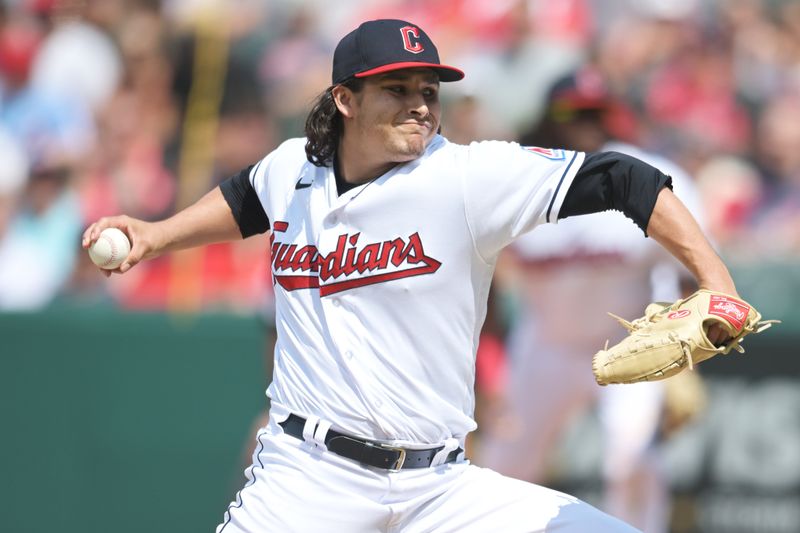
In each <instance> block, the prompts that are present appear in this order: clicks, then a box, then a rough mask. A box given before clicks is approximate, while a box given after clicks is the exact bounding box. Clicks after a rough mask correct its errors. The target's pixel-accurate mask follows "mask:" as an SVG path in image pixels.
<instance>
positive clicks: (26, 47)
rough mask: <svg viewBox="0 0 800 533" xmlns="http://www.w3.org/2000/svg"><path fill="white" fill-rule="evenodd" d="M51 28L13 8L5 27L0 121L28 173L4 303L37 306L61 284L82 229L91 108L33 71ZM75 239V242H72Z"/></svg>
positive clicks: (10, 235) (6, 252)
mask: <svg viewBox="0 0 800 533" xmlns="http://www.w3.org/2000/svg"><path fill="white" fill-rule="evenodd" d="M48 31H49V26H48V25H47V24H46V23H45V22H44V19H43V18H42V17H39V16H38V15H37V13H35V12H33V11H30V10H27V11H26V10H22V9H20V10H9V11H8V12H7V13H6V17H5V18H4V20H3V22H2V27H0V126H2V127H3V128H5V130H6V131H7V132H8V133H9V134H10V135H11V136H12V137H13V138H14V140H15V141H16V142H17V143H19V145H20V146H22V147H23V148H24V150H25V152H26V153H25V157H26V160H27V161H28V165H29V169H30V170H29V175H28V179H27V180H26V182H25V186H24V188H23V189H22V190H21V192H20V194H18V195H16V198H17V202H16V206H15V208H14V211H13V214H11V216H10V218H9V220H8V221H7V224H6V228H5V231H4V233H3V235H2V237H0V240H2V242H1V243H0V245H1V246H2V249H3V253H2V257H0V272H2V275H0V278H2V281H0V283H2V284H3V288H2V290H0V292H2V295H0V302H2V307H3V308H5V309H18V310H19V309H25V310H34V309H40V308H42V307H44V306H46V305H48V304H49V303H50V302H51V301H52V300H53V299H54V298H55V297H56V295H57V294H58V293H59V291H60V290H61V289H62V288H63V287H64V285H65V284H66V282H67V280H68V279H69V276H70V274H71V272H72V269H73V267H74V265H75V261H76V256H77V252H78V251H79V250H80V249H79V248H76V247H75V246H74V243H75V239H76V238H77V236H78V235H79V234H80V230H81V227H82V222H81V217H80V207H79V203H78V198H77V195H76V192H75V189H74V177H75V174H76V172H77V171H78V168H79V167H80V164H81V158H82V157H83V156H85V155H86V154H87V153H88V152H89V151H90V150H91V148H92V145H93V142H94V138H95V137H94V124H93V122H92V116H91V112H90V111H89V110H88V108H87V107H86V106H84V105H82V104H81V102H80V101H79V100H78V99H76V98H75V97H74V95H72V94H68V93H67V92H63V91H60V90H59V88H58V87H54V86H50V85H47V84H38V83H33V82H32V78H31V72H32V69H33V68H34V65H35V64H36V63H37V61H38V59H39V57H40V52H41V49H42V48H41V47H42V46H44V45H43V44H42V43H44V42H47V39H48V38H49V34H48V33H47V32H48ZM70 241H72V243H70Z"/></svg>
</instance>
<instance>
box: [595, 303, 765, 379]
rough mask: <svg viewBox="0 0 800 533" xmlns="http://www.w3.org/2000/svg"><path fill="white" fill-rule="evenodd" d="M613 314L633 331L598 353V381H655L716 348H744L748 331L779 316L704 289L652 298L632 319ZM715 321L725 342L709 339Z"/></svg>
mask: <svg viewBox="0 0 800 533" xmlns="http://www.w3.org/2000/svg"><path fill="white" fill-rule="evenodd" d="M611 316H614V315H611ZM614 318H616V319H617V320H619V321H620V323H621V324H622V325H623V326H624V327H625V328H626V329H627V330H628V331H629V333H630V334H629V335H628V336H627V337H626V338H625V339H623V340H622V342H620V343H619V344H617V345H615V346H612V347H611V348H608V347H606V349H604V350H600V351H599V352H597V353H596V354H595V356H594V359H593V360H592V370H593V371H594V376H595V379H596V380H597V383H599V384H600V385H608V384H611V383H636V382H638V381H657V380H661V379H665V378H668V377H670V376H673V375H675V374H677V373H678V372H680V371H681V370H683V369H684V368H686V367H689V368H692V367H693V366H694V365H696V364H697V363H700V362H702V361H705V360H706V359H709V358H711V357H714V356H715V355H717V354H718V353H722V354H727V353H729V352H730V351H731V350H732V349H735V350H737V351H739V352H744V348H742V347H741V346H740V344H741V342H742V339H743V338H744V337H745V336H747V335H749V334H750V333H759V332H761V331H764V330H765V329H767V328H769V327H770V326H772V324H773V323H777V322H779V321H778V320H763V321H762V320H761V314H760V313H759V312H758V311H756V310H755V308H753V306H751V305H750V304H748V303H747V302H745V301H743V300H740V299H738V298H733V297H732V296H728V295H726V294H723V293H720V292H714V291H708V290H703V289H701V290H699V291H697V292H695V293H694V294H692V295H691V296H689V297H687V298H684V299H682V300H678V301H676V302H675V303H673V304H668V303H652V304H650V305H648V306H647V309H645V315H644V316H643V317H640V318H637V319H636V320H634V321H632V322H628V321H627V320H625V319H622V318H620V317H617V316H614ZM714 324H718V325H719V326H720V327H722V328H723V329H724V330H725V331H727V332H728V334H729V335H730V338H729V339H728V340H727V341H725V343H724V344H723V345H722V346H714V345H713V344H712V343H711V341H709V340H708V328H709V327H711V326H712V325H714Z"/></svg>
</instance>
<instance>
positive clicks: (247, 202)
mask: <svg viewBox="0 0 800 533" xmlns="http://www.w3.org/2000/svg"><path fill="white" fill-rule="evenodd" d="M252 169H253V165H250V166H249V167H247V168H246V169H244V170H242V171H241V172H239V173H238V174H236V175H235V176H231V177H230V178H228V179H226V180H225V181H223V182H222V183H220V185H219V188H220V190H221V191H222V196H224V197H225V201H226V202H228V205H229V206H230V208H231V212H233V218H235V219H236V223H237V224H239V231H240V232H241V234H242V237H243V238H247V237H250V236H252V235H256V234H258V233H264V232H265V231H267V230H268V229H269V228H270V225H269V218H268V217H267V214H266V213H265V212H264V207H263V206H262V205H261V201H260V200H259V199H258V194H257V193H256V190H255V189H254V188H253V185H252V184H251V183H250V171H251V170H252Z"/></svg>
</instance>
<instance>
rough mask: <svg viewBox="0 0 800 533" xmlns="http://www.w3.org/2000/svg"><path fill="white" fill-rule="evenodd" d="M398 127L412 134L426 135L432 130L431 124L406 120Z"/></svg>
mask: <svg viewBox="0 0 800 533" xmlns="http://www.w3.org/2000/svg"><path fill="white" fill-rule="evenodd" d="M400 126H403V127H405V129H409V130H411V132H412V133H422V134H427V133H428V132H430V131H431V130H432V129H433V124H431V123H430V122H427V121H423V122H419V121H416V120H408V121H405V122H401V123H400Z"/></svg>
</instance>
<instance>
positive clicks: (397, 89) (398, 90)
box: [386, 85, 406, 94]
mask: <svg viewBox="0 0 800 533" xmlns="http://www.w3.org/2000/svg"><path fill="white" fill-rule="evenodd" d="M386 90H387V91H389V92H390V93H393V94H405V92H406V88H405V87H403V86H402V85H389V86H388V87H386Z"/></svg>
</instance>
